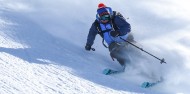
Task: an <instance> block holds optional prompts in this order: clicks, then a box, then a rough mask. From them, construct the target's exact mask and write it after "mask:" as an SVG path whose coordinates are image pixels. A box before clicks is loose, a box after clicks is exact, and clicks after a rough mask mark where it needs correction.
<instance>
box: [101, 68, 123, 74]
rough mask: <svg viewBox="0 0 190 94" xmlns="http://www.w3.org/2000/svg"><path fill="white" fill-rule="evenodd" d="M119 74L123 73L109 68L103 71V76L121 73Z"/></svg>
mask: <svg viewBox="0 0 190 94" xmlns="http://www.w3.org/2000/svg"><path fill="white" fill-rule="evenodd" d="M121 72H123V71H117V70H112V69H109V68H107V69H104V70H103V74H105V75H111V74H117V73H121Z"/></svg>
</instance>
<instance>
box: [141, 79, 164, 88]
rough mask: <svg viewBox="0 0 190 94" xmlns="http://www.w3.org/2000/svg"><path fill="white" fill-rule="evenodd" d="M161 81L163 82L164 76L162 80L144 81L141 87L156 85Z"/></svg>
mask: <svg viewBox="0 0 190 94" xmlns="http://www.w3.org/2000/svg"><path fill="white" fill-rule="evenodd" d="M161 82H163V79H162V78H161V80H159V81H156V82H143V83H142V84H141V87H142V88H150V87H153V86H155V85H157V84H159V83H161Z"/></svg>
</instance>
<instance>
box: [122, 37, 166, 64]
mask: <svg viewBox="0 0 190 94" xmlns="http://www.w3.org/2000/svg"><path fill="white" fill-rule="evenodd" d="M120 39H122V40H123V41H125V42H127V43H129V44H131V45H133V46H134V47H136V48H138V49H139V50H141V51H143V52H145V53H147V54H149V55H150V56H152V57H154V58H156V59H158V60H160V63H161V64H162V63H166V62H165V60H164V58H163V59H160V58H158V57H156V56H155V55H153V54H151V53H149V52H147V51H145V50H144V49H143V48H140V47H138V46H137V45H135V44H133V43H131V42H129V41H128V40H125V39H123V38H121V37H120Z"/></svg>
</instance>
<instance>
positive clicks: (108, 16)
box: [100, 15, 110, 20]
mask: <svg viewBox="0 0 190 94" xmlns="http://www.w3.org/2000/svg"><path fill="white" fill-rule="evenodd" d="M100 20H110V15H103V16H101V17H100Z"/></svg>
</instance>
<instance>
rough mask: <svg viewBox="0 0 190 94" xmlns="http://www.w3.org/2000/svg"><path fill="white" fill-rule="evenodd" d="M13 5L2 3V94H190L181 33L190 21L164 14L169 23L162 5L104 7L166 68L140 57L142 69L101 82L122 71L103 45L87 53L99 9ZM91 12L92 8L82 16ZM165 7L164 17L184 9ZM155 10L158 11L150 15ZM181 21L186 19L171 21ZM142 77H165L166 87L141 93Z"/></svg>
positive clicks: (77, 4) (185, 36)
mask: <svg viewBox="0 0 190 94" xmlns="http://www.w3.org/2000/svg"><path fill="white" fill-rule="evenodd" d="M16 1H17V2H13V0H0V2H1V3H0V8H1V9H0V31H1V32H0V42H1V44H0V58H1V59H0V62H1V63H0V87H1V90H0V93H2V94H6V93H8V94H11V93H15V94H22V93H23V94H25V93H26V92H27V93H29V94H38V93H39V94H44V93H46V94H65V93H66V94H73V93H82V94H87V93H90V94H97V93H99V94H104V93H108V94H112V93H113V94H120V93H121V94H122V93H133V92H134V93H146V94H153V93H154V94H155V93H156V92H164V93H185V94H186V93H188V92H189V90H188V88H187V87H189V85H190V84H189V82H188V78H189V77H190V75H189V74H188V71H189V65H190V64H189V63H188V62H189V61H190V60H189V58H188V57H189V56H190V54H189V43H188V40H189V36H190V35H189V33H188V32H187V31H189V26H188V25H186V24H187V23H189V21H188V17H187V16H183V14H184V13H183V12H181V13H176V14H175V12H168V11H167V12H168V14H169V15H170V16H167V15H164V16H162V15H161V14H164V13H165V11H163V8H162V7H161V6H159V4H160V3H161V4H162V3H163V2H160V1H155V2H154V1H153V2H149V0H143V1H141V2H138V5H136V4H137V1H132V0H129V1H128V2H126V1H124V0H123V1H121V2H118V1H117V2H116V1H112V2H108V1H107V2H106V3H107V4H108V5H110V6H113V8H114V9H116V10H119V11H121V13H122V14H124V15H127V16H129V17H130V19H129V20H128V21H129V22H130V23H131V25H132V30H133V32H134V34H135V37H136V40H137V41H139V42H140V43H141V44H142V45H143V47H144V48H146V49H148V50H149V51H150V52H151V53H154V54H156V55H157V56H159V57H165V59H166V61H167V62H168V64H166V65H160V64H159V61H157V60H155V59H153V58H151V57H149V56H146V55H145V56H146V58H147V59H148V60H146V59H142V58H141V59H139V60H140V61H142V62H141V63H140V62H139V63H137V64H134V66H132V67H130V66H129V69H128V72H126V73H124V74H120V75H115V76H105V75H102V73H101V72H102V70H103V69H104V68H107V67H111V68H114V69H119V68H120V66H119V65H118V64H117V63H116V62H113V61H111V59H110V57H109V54H108V51H107V50H106V49H105V48H103V46H102V44H101V39H100V38H99V37H97V40H96V41H95V45H94V47H95V48H96V49H97V50H96V51H95V52H86V51H85V50H84V45H85V42H86V36H87V34H88V29H89V27H90V25H91V23H92V22H93V20H94V18H95V16H94V15H95V11H96V7H97V4H98V3H99V1H88V0H84V1H72V0H71V1H64V0H56V1H45V0H39V1H25V0H16ZM148 2H149V3H148ZM175 2H177V1H175ZM89 4H91V5H92V7H88V8H86V7H87V5H88V6H89ZM125 4H126V5H127V6H125ZM168 4H169V5H170V6H168V5H165V6H167V9H168V10H170V8H171V7H173V4H174V5H180V6H177V7H178V8H177V9H179V10H180V9H181V3H179V4H176V3H170V2H169V1H168ZM154 5H157V7H158V10H152V9H155V8H150V7H153V6H154ZM182 5H183V4H182ZM71 6H73V7H72V8H71ZM118 6H122V7H118ZM137 6H138V7H137ZM142 7H143V8H142ZM179 7H180V8H179ZM183 8H184V7H183ZM73 9H74V10H73ZM139 9H142V10H143V11H142V10H139ZM184 9H186V7H185V8H184ZM81 10H83V12H82V13H81ZM84 10H85V11H84ZM126 10H127V11H126ZM182 10H183V9H182ZM155 11H156V12H155ZM79 14H80V15H79ZM186 14H187V15H188V13H186ZM139 15H140V16H139ZM172 15H175V16H172ZM178 15H180V16H183V17H185V18H184V19H183V18H182V19H177V20H176V17H179V16H178ZM174 19H175V20H174ZM186 19H187V20H186ZM163 23H165V24H163ZM179 23H180V24H179ZM76 28H77V29H76ZM76 33H77V34H76ZM145 33H146V35H145ZM163 33H164V34H163ZM73 35H77V36H73ZM163 42H165V43H164V44H165V45H163ZM166 44H167V45H166ZM137 61H138V60H137ZM144 61H149V63H144ZM160 70H162V71H160ZM141 71H144V72H147V73H149V72H150V71H152V72H153V73H156V75H157V74H158V75H162V76H164V78H165V80H166V81H165V82H164V83H162V84H160V85H158V86H156V87H154V88H152V89H141V88H139V85H140V84H139V83H141V82H142V81H145V80H147V79H146V78H144V77H142V75H141V74H139V73H141ZM154 75H155V74H154ZM174 77H175V78H174ZM171 86H172V87H171ZM179 86H181V87H179ZM23 87H24V88H23ZM160 90H162V91H160Z"/></svg>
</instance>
